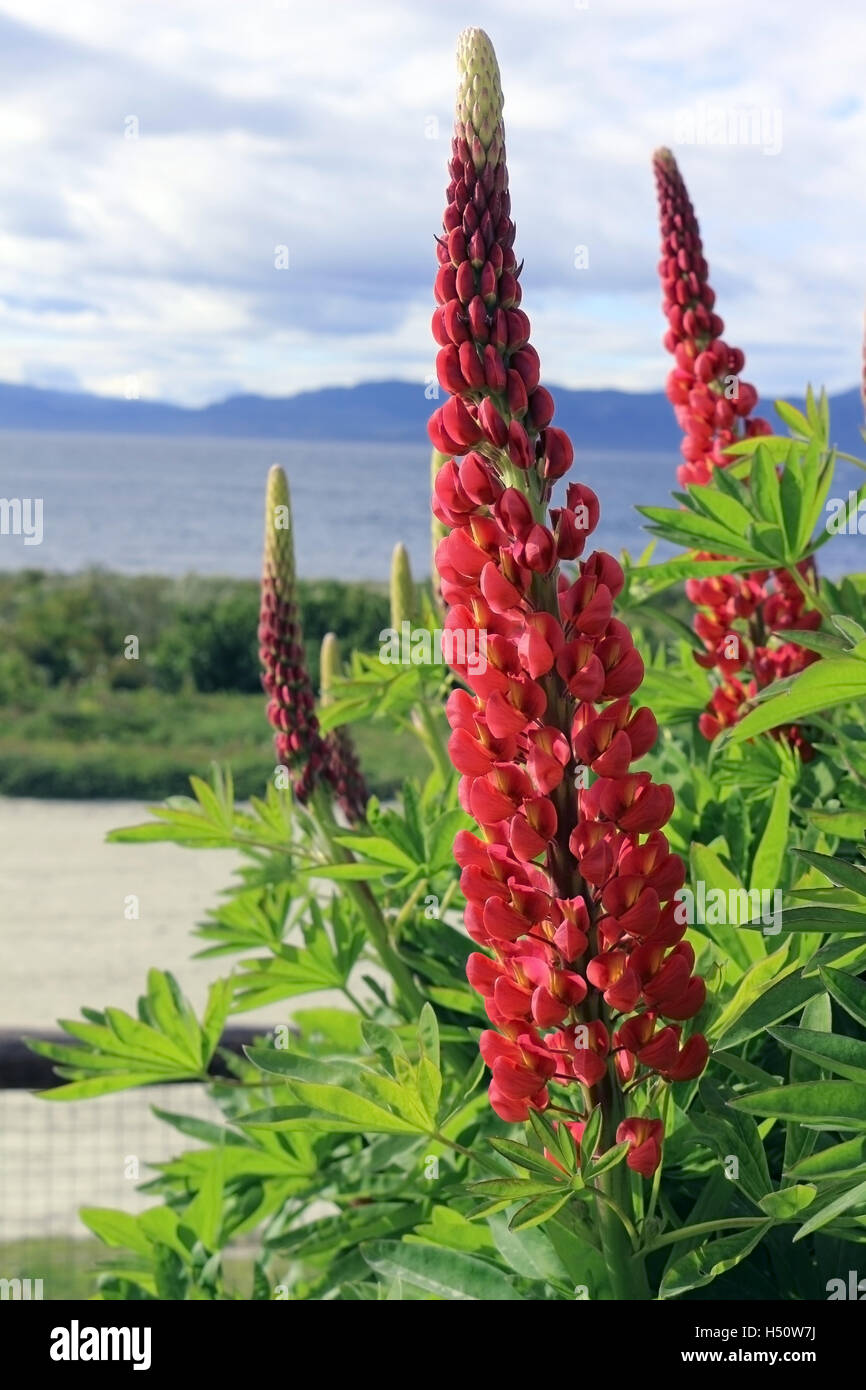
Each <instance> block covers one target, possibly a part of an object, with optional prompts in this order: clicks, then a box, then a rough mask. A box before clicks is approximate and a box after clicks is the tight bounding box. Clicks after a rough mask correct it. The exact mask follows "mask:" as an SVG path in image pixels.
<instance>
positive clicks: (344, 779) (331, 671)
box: [319, 632, 369, 825]
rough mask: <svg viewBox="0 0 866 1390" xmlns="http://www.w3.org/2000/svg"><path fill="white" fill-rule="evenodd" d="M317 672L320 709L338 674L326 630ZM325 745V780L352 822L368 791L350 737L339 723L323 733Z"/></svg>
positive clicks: (336, 647)
mask: <svg viewBox="0 0 866 1390" xmlns="http://www.w3.org/2000/svg"><path fill="white" fill-rule="evenodd" d="M319 673H320V674H319V684H320V687H321V698H322V708H323V709H324V708H325V706H326V705H329V704H330V703H331V701H332V700H333V699H334V694H333V684H334V682H335V680H336V679H337V677H338V676H339V675H340V644H339V642H338V641H337V638H336V636H335V634H334V633H333V632H326V633H325V636H324V637H323V638H322V648H321V653H320V656H319ZM325 746H326V748H327V750H328V781H329V782H330V783H331V786H332V787H333V788H334V792H335V793H336V796H337V800H338V801H339V803H340V807H341V808H342V811H343V814H344V815H345V817H346V819H347V820H348V821H349V822H350V824H352V825H355V824H357V823H358V821H360V820H363V818H364V811H365V809H366V806H367V801H368V799H369V793H368V791H367V784H366V782H365V781H364V774H363V772H362V771H361V764H360V763H359V761H358V755H357V753H356V752H355V745H354V743H353V742H352V736H351V734H350V733H349V731H348V729H347V728H346V727H345V726H344V725H340V727H339V728H337V729H332V730H331V732H330V733H329V734H327V735H326V737H325Z"/></svg>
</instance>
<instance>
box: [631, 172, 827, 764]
mask: <svg viewBox="0 0 866 1390" xmlns="http://www.w3.org/2000/svg"><path fill="white" fill-rule="evenodd" d="M653 170H654V173H655V180H656V188H657V191H658V200H659V217H660V223H661V260H660V261H659V275H660V277H661V282H662V291H663V308H664V312H665V316H666V318H667V321H668V328H667V332H666V333H665V336H664V345H665V347H666V348H667V350H668V352H670V353H672V354H673V357H674V361H675V366H674V368H673V369H672V371H671V372H670V374H669V376H668V379H667V386H666V392H667V396H668V399H669V400H670V402H671V403H672V405H673V408H674V414H675V415H676V417H677V421H678V423H679V425H680V427H681V428H682V430H683V442H682V444H681V446H680V448H681V452H682V455H683V463H682V464H681V465H680V467H679V468H678V469H677V478H678V480H679V482H680V483H683V484H688V483H692V484H699V485H703V484H706V483H708V482H709V481H710V479H711V477H712V475H713V470H714V469H715V468H724V467H726V466H727V465H728V464H729V463H730V458H729V457H728V455H727V454H726V453H725V450H726V449H727V448H728V447H729V446H730V445H731V444H733V443H734V442H735V441H736V440H737V439H741V438H748V437H750V436H754V435H763V434H771V433H772V428H771V426H770V425H769V424H768V422H767V421H766V420H763V419H760V418H758V417H756V416H753V414H752V412H753V410H754V409H755V406H756V405H757V403H758V393H757V391H756V390H755V388H754V386H751V385H749V383H748V382H745V381H742V380H741V378H740V373H741V372H742V370H743V367H744V366H745V361H746V359H745V355H744V353H743V352H742V351H741V349H740V348H732V347H729V346H728V344H727V343H726V342H725V341H724V340H723V338H722V333H723V332H724V323H723V322H722V320H721V319H720V318H719V316H718V314H717V313H716V312H715V309H714V305H715V294H714V293H713V291H712V289H711V288H710V284H709V267H708V265H707V262H706V259H705V258H704V252H703V245H702V242H701V234H700V228H699V227H698V222H697V218H696V217H695V212H694V208H693V207H692V203H691V199H690V198H689V195H688V190H687V189H686V185H685V182H684V181H683V177H682V174H681V173H680V171H679V168H678V166H677V162H676V160H675V159H674V157H673V155H672V154H671V152H670V150H668V149H660V150H656V152H655V155H654V156H653ZM801 571H802V573H803V574H804V575H806V574H808V575H809V577H810V578H811V579H812V582H813V583H815V582H817V581H816V578H815V568H814V563H813V562H808V563H806V564H804V565H803V566H801ZM686 592H687V594H688V596H689V598H690V599H691V600H692V602H693V603H694V604H696V606H697V607H698V610H699V611H698V613H697V616H696V618H695V624H694V626H695V631H696V633H697V635H698V636H699V637H700V639H701V641H702V642H703V644H704V653H703V655H700V656H698V658H697V659H698V661H699V663H700V665H702V666H704V667H705V668H706V669H708V670H709V669H713V668H715V669H716V670H718V672H719V675H720V678H721V683H720V685H719V686H718V687H717V689H716V690H715V692H714V694H713V697H712V699H711V701H710V704H709V707H708V709H707V711H706V712H705V713H704V714H703V715H702V716H701V719H700V728H701V731H702V732H703V733H704V735H705V736H706V737H707V738H714V737H715V736H716V734H717V733H718V732H719V731H720V729H722V728H725V727H726V726H727V725H729V724H733V723H736V721H737V720H738V719H739V718H740V716H741V714H742V713H743V709H744V707H745V705H746V703H747V701H748V700H749V699H750V698H752V697H753V696H755V695H756V694H757V693H758V690H759V689H761V688H762V687H764V686H766V685H769V684H770V682H771V681H773V680H779V679H782V678H783V677H785V676H790V675H793V674H794V673H795V672H796V671H799V670H802V668H803V667H804V666H806V665H808V664H809V663H810V662H811V661H813V660H814V659H815V658H814V655H813V654H812V653H811V652H807V651H806V650H805V649H804V648H803V647H799V646H797V645H796V644H795V643H794V642H785V641H784V640H782V639H781V638H780V637H778V634H780V633H784V632H785V631H786V630H789V629H792V628H800V629H804V628H816V627H818V626H819V625H820V621H821V615H820V613H819V612H818V610H817V609H814V608H813V609H810V608H809V606H808V604H807V603H806V600H805V598H804V596H803V594H802V592H801V590H800V587H799V585H798V584H797V582H796V580H795V579H794V577H793V576H792V575H791V574H790V573H789V572H787V571H786V570H774V571H771V572H770V573H757V574H753V575H750V576H748V577H747V578H741V577H739V576H734V575H724V576H721V577H716V578H713V579H705V580H700V579H695V580H690V581H689V583H688V584H687V585H686ZM737 622H740V623H745V624H746V625H747V629H748V635H747V636H746V635H741V634H740V633H739V632H737V631H735V630H734V624H735V623H737ZM774 638H776V639H777V640H776V641H775V642H774V643H773V645H771V642H772V641H773V639H774ZM743 674H745V675H746V676H747V677H748V678H750V679H748V680H747V682H746V684H744V683H743V682H742V680H741V679H738V678H737V677H739V676H742V675H743ZM785 735H786V737H787V738H788V739H789V741H790V742H791V743H792V744H793V745H794V746H795V747H797V748H799V750H800V752H801V754H802V755H803V756H804V757H806V758H808V757H811V755H812V749H811V747H810V745H809V744H808V743H807V742H806V741H805V740H804V739H803V737H802V735H801V734H800V733H799V731H798V730H797V729H796V728H795V727H791V728H789V729H786V730H785Z"/></svg>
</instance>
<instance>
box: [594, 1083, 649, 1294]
mask: <svg viewBox="0 0 866 1390" xmlns="http://www.w3.org/2000/svg"><path fill="white" fill-rule="evenodd" d="M598 1099H599V1103H600V1104H601V1106H602V1114H603V1120H602V1130H601V1140H600V1148H601V1151H602V1152H604V1151H605V1150H606V1149H609V1148H610V1147H611V1146H612V1145H613V1144H615V1143H616V1131H617V1126H618V1125H619V1123H620V1120H621V1119H622V1118H623V1116H624V1113H625V1112H624V1106H623V1098H622V1093H621V1092H620V1090H619V1087H618V1086H617V1085H616V1084H615V1083H614V1084H612V1083H611V1077H610V1075H609V1074H608V1075H607V1076H606V1077H605V1078H604V1079H603V1080H602V1081H601V1082H600V1083H599V1086H598ZM598 1185H599V1187H600V1188H601V1190H602V1192H604V1193H605V1194H606V1195H607V1196H608V1197H609V1198H610V1200H611V1202H612V1203H614V1204H615V1206H616V1207H619V1209H620V1210H621V1211H623V1212H624V1213H625V1214H626V1216H627V1217H628V1219H629V1221H630V1222H632V1224H633V1216H634V1204H633V1202H632V1195H631V1181H630V1178H629V1170H628V1168H627V1167H626V1165H625V1163H618V1164H617V1165H616V1166H615V1167H614V1168H609V1169H608V1171H607V1172H606V1173H602V1175H601V1177H600V1178H599V1180H598ZM596 1211H597V1214H598V1231H599V1235H600V1236H601V1247H602V1252H603V1254H604V1263H605V1267H606V1269H607V1275H608V1279H609V1280H610V1286H611V1291H612V1293H613V1296H614V1298H615V1299H617V1300H629V1301H637V1300H640V1301H646V1300H649V1299H651V1298H652V1293H651V1291H650V1286H649V1283H648V1281H647V1277H646V1270H645V1268H644V1262H643V1257H642V1255H640V1254H637V1255H636V1254H635V1251H634V1249H633V1247H632V1243H631V1240H630V1238H629V1234H628V1231H627V1230H626V1228H625V1226H624V1225H623V1223H622V1221H621V1220H620V1217H619V1216H618V1215H617V1212H616V1211H615V1210H614V1207H613V1206H610V1205H608V1203H607V1202H599V1203H598V1206H597V1207H596Z"/></svg>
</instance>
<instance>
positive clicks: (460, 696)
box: [430, 29, 707, 1173]
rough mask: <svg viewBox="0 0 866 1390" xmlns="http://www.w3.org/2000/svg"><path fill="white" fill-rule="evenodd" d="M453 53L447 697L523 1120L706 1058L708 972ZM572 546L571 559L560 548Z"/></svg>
mask: <svg viewBox="0 0 866 1390" xmlns="http://www.w3.org/2000/svg"><path fill="white" fill-rule="evenodd" d="M458 69H459V74H460V77H459V87H458V99H457V119H456V125H455V133H454V140H453V143H452V150H451V160H450V165H449V173H450V183H449V186H448V191H447V205H446V209H445V215H444V218H443V228H444V232H443V236H442V239H441V240H440V242H439V243H438V244H439V251H440V255H439V261H440V269H439V274H438V277H437V281H436V298H437V303H438V304H439V308H438V310H437V314H436V316H434V335H435V337H436V340H437V342H438V343H439V344H440V346H441V347H442V349H443V353H444V356H442V355H441V354H440V359H441V360H440V381H441V382H442V384H443V386H444V387H445V389H446V390H448V391H449V392H451V397H450V399H449V400H448V401H446V402H445V403H444V404H443V405H441V406H440V407H439V409H437V411H436V412H435V414H434V417H433V420H432V421H431V427H430V434H431V438H432V439H433V442H434V445H435V446H436V447H437V448H442V449H447V450H448V453H449V457H447V459H446V460H445V461H444V462H443V465H442V467H441V469H440V470H439V473H438V475H437V477H436V480H435V484H434V501H433V508H434V513H435V515H436V516H437V517H438V518H439V519H440V521H441V522H442V523H443V525H445V526H447V527H448V528H449V531H448V535H447V536H446V538H445V539H444V540H443V541H442V542H440V544H439V546H438V547H437V552H436V565H437V569H438V572H439V576H440V580H441V586H442V593H443V596H444V598H445V601H446V602H447V604H448V607H449V614H448V618H447V620H446V621H447V624H448V626H449V627H450V628H451V629H452V630H454V629H455V628H462V629H463V630H464V632H465V635H466V637H467V639H468V637H469V635H470V633H471V634H472V635H473V636H475V637H476V638H477V639H478V640H479V641H480V639H481V636H482V635H483V636H484V637H485V638H486V641H485V642H484V650H485V652H486V655H487V662H486V666H485V668H484V669H483V670H480V669H478V670H474V669H471V668H469V667H468V666H465V667H462V668H460V669H459V670H458V674H459V675H460V677H461V679H462V680H464V681H465V682H466V684H467V685H468V686H469V687H470V691H471V693H467V692H466V691H457V692H455V693H454V695H452V696H451V698H450V699H449V701H448V705H447V715H448V720H449V723H450V725H451V729H452V737H451V742H450V745H449V747H450V753H451V757H452V760H453V762H454V765H455V766H456V768H457V770H458V771H459V772H460V773H461V781H460V788H459V791H460V801H461V804H462V805H463V807H464V808H465V809H466V810H467V811H468V812H469V813H470V814H471V815H472V816H473V817H474V818H475V820H476V821H477V822H478V826H479V830H480V835H479V836H475V835H471V834H469V833H467V832H463V833H461V834H460V835H458V836H457V839H456V841H455V846H454V852H455V857H456V859H457V861H458V863H459V864H460V866H461V869H462V874H461V887H462V889H463V893H464V895H465V897H466V901H467V906H466V912H465V922H466V927H467V931H468V933H469V935H470V937H471V938H472V939H473V941H475V942H476V944H477V945H479V946H481V947H484V948H486V953H482V952H476V953H474V954H473V955H472V956H471V957H470V960H469V966H468V970H467V974H468V978H469V980H470V983H471V984H472V986H473V988H475V989H476V990H478V992H479V993H480V994H481V995H482V997H483V998H484V1000H485V1008H486V1010H487V1013H488V1016H489V1018H490V1021H491V1023H492V1024H493V1029H492V1030H491V1031H489V1032H487V1033H485V1034H484V1035H483V1037H482V1041H481V1050H482V1054H483V1056H484V1058H485V1060H486V1061H487V1063H488V1065H489V1066H490V1068H491V1071H492V1075H493V1080H492V1084H491V1087H490V1100H491V1104H492V1105H493V1107H494V1109H495V1110H496V1111H497V1113H498V1114H499V1115H500V1116H501V1117H502V1118H503V1119H504V1120H509V1121H511V1120H525V1119H526V1118H527V1116H528V1114H529V1112H530V1110H531V1109H533V1108H534V1109H545V1108H546V1107H547V1106H548V1105H550V1104H557V1103H558V1102H557V1100H556V1099H555V1097H557V1094H559V1096H560V1098H561V1099H562V1100H563V1101H564V1102H565V1108H566V1109H571V1110H572V1112H573V1111H574V1107H575V1098H574V1095H573V1092H572V1094H571V1095H569V1094H566V1095H565V1096H563V1095H562V1093H561V1088H562V1087H563V1086H565V1087H568V1088H573V1087H575V1086H578V1087H580V1088H582V1090H583V1100H582V1101H581V1105H585V1104H588V1105H589V1106H590V1107H594V1106H595V1105H597V1104H599V1103H601V1092H600V1091H599V1090H598V1089H597V1088H598V1087H599V1086H600V1083H601V1082H602V1081H603V1080H604V1079H605V1078H608V1080H609V1083H610V1084H612V1085H617V1084H619V1080H620V1079H628V1074H630V1073H628V1072H627V1068H626V1070H624V1069H623V1062H622V1061H621V1060H620V1059H625V1061H626V1063H627V1059H628V1057H633V1056H635V1055H636V1054H637V1053H640V1054H641V1058H640V1064H641V1066H642V1067H648V1068H652V1069H653V1070H655V1071H656V1072H657V1073H658V1074H659V1075H661V1076H665V1075H670V1076H671V1077H674V1076H676V1077H677V1078H679V1077H680V1075H681V1074H682V1075H683V1076H684V1075H685V1074H687V1073H688V1074H691V1075H696V1074H697V1072H698V1071H699V1070H700V1069H701V1068H702V1066H703V1064H704V1062H705V1061H706V1055H707V1049H706V1043H705V1041H704V1040H703V1038H701V1035H700V1034H695V1035H693V1038H692V1039H689V1041H688V1042H687V1043H686V1044H685V1046H683V1047H682V1048H681V1047H680V1041H679V1040H680V1034H681V1027H680V1023H681V1022H682V1020H684V1019H687V1018H690V1017H693V1016H694V1014H696V1013H697V1012H698V1010H699V1008H700V1007H701V1004H702V1002H703V997H704V988H703V982H702V981H700V980H699V979H698V978H697V977H695V976H693V975H692V965H693V961H694V957H693V956H690V955H689V954H688V952H687V951H685V950H684V949H683V945H682V940H681V938H682V935H683V931H684V928H683V927H680V926H679V925H678V924H676V923H675V922H674V918H673V912H672V908H673V902H672V899H673V894H674V893H675V892H676V890H677V889H678V888H679V887H680V886H681V884H682V882H683V879H684V870H683V867H682V864H681V862H680V861H679V859H678V858H677V857H676V856H675V855H672V854H670V852H669V849H668V845H667V841H666V839H665V837H664V835H663V834H662V833H661V827H662V826H663V825H664V824H665V822H666V821H667V820H668V818H669V816H670V814H671V811H672V809H673V794H672V792H671V790H670V788H669V787H663V786H657V785H656V784H654V783H653V782H652V779H651V777H650V775H649V773H646V772H635V771H633V770H632V769H633V764H634V763H635V762H636V761H637V759H638V758H640V757H642V756H643V755H644V754H645V753H646V752H648V750H649V748H650V747H651V746H652V743H653V742H654V740H655V737H656V733H657V726H656V723H655V720H654V719H653V716H652V714H651V713H650V711H648V710H646V709H634V708H633V706H632V703H631V696H632V695H633V694H634V692H635V691H636V689H637V687H638V686H639V684H640V682H641V679H642V676H643V663H642V661H641V658H640V656H639V654H638V652H637V651H636V650H635V648H634V644H633V642H632V639H631V635H630V633H629V631H628V629H627V628H626V627H625V625H624V624H623V623H621V622H620V621H619V620H618V619H616V618H615V617H614V616H613V603H614V601H615V599H616V596H617V595H618V594H619V592H620V590H621V588H622V585H623V574H622V570H621V569H620V567H619V565H618V564H617V562H616V561H615V560H614V559H613V558H612V557H611V556H607V555H604V554H601V553H595V554H591V555H589V556H588V557H587V558H586V559H580V558H579V557H581V556H582V555H583V552H584V550H585V547H586V542H587V540H588V538H589V536H590V534H591V533H592V531H593V530H594V529H595V527H596V525H597V523H598V517H599V508H598V499H597V498H596V496H595V494H594V493H593V492H592V491H591V489H589V488H587V487H586V486H585V485H583V484H580V483H571V484H570V485H569V486H568V488H567V490H566V505H565V507H560V508H556V509H554V510H553V511H552V512H551V511H548V509H547V503H548V502H549V500H550V491H551V487H552V484H553V481H554V480H555V479H557V478H559V477H561V476H563V475H564V474H566V473H567V472H568V471H569V469H570V468H571V465H572V462H573V459H574V450H573V447H572V444H571V441H570V439H569V438H568V436H567V435H566V434H565V433H564V432H563V431H562V430H559V429H558V428H556V427H554V426H552V425H551V424H550V421H551V418H552V416H553V399H552V397H551V396H550V393H549V392H548V391H546V390H545V389H544V387H542V386H541V384H540V363H539V360H538V354H537V352H536V351H535V348H534V347H533V346H532V345H531V343H530V341H529V339H530V331H531V330H530V323H529V319H528V318H527V316H526V314H525V313H524V312H523V310H522V309H521V308H518V305H519V304H520V298H521V292H520V284H519V276H520V268H519V267H518V265H517V262H516V258H515V254H514V237H515V230H514V224H513V222H512V220H511V204H510V198H509V193H508V173H507V168H506V163H505V137H504V128H503V123H502V93H501V87H500V81H499V70H498V67H497V64H496V58H495V55H494V53H493V48H492V46H491V44H490V40H489V39H488V38H487V36H486V34H484V33H483V32H482V31H481V30H478V29H470V30H467V31H466V32H465V33H464V34H463V35H462V36H461V39H460V44H459V48H458ZM443 248H444V251H443ZM454 456H456V457H454ZM461 456H462V462H458V459H459V458H460V457H461ZM575 559H579V565H578V574H577V578H576V579H573V580H569V579H567V578H566V576H565V575H564V574H563V573H562V571H561V568H560V564H561V561H563V560H569V561H571V560H575ZM466 645H467V648H468V640H467V643H466ZM455 669H457V668H455ZM646 837H648V838H646ZM672 922H673V924H674V925H673V926H672V925H671V923H672ZM651 1001H652V1002H651ZM668 1009H670V1010H672V1011H673V1013H672V1014H671V1015H668V1014H667V1013H666V1010H668ZM671 1017H673V1018H675V1019H676V1022H675V1023H672V1022H670V1021H669V1020H670V1018H671ZM656 1020H658V1023H657V1022H656ZM629 1027H631V1028H632V1032H633V1031H634V1028H638V1029H639V1034H636V1035H635V1036H634V1037H632V1035H631V1033H628V1032H627V1031H626V1030H628V1029H629ZM656 1028H657V1029H658V1037H657V1038H654V1030H655V1029H656ZM615 1030H619V1031H620V1032H622V1033H625V1036H624V1038H623V1040H622V1042H621V1043H618V1044H617V1045H616V1050H614V1049H613V1048H612V1035H613V1034H614V1031H615ZM569 1102H570V1104H569ZM620 1113H621V1111H620ZM633 1123H634V1124H635V1125H644V1126H645V1125H646V1124H649V1125H650V1126H651V1128H650V1129H649V1130H646V1132H644V1129H641V1130H640V1133H638V1131H637V1130H635V1131H634V1152H633V1153H632V1154H631V1155H630V1161H631V1166H632V1167H634V1168H635V1169H636V1171H639V1172H646V1173H649V1172H651V1171H652V1170H653V1169H654V1168H655V1166H657V1164H658V1161H659V1158H660V1154H661V1123H660V1122H659V1121H645V1120H640V1121H637V1120H635V1121H634V1122H633ZM629 1137H630V1138H631V1137H632V1132H631V1131H629ZM605 1138H606V1142H607V1143H608V1144H610V1143H613V1142H614V1134H613V1133H612V1132H610V1130H608V1131H607V1132H606V1136H605ZM651 1160H652V1162H651Z"/></svg>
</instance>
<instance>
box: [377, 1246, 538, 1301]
mask: <svg viewBox="0 0 866 1390" xmlns="http://www.w3.org/2000/svg"><path fill="white" fill-rule="evenodd" d="M361 1254H362V1255H363V1257H364V1259H365V1260H366V1262H367V1264H368V1265H369V1266H370V1268H371V1269H372V1270H374V1271H375V1272H376V1274H378V1275H380V1276H381V1277H382V1278H383V1279H402V1280H404V1281H405V1282H406V1283H408V1284H413V1285H414V1286H415V1288H418V1289H423V1290H424V1291H425V1292H426V1293H429V1294H432V1295H433V1296H434V1298H437V1299H445V1300H446V1301H448V1302H455V1301H456V1302H465V1301H467V1300H476V1301H480V1302H485V1303H486V1302H499V1303H502V1302H520V1301H521V1296H520V1294H519V1293H518V1292H517V1290H516V1288H515V1286H514V1284H513V1283H512V1281H511V1280H510V1279H509V1278H508V1277H507V1275H505V1274H503V1273H502V1271H501V1270H499V1269H497V1268H496V1267H495V1266H494V1265H491V1264H488V1263H486V1261H484V1260H480V1259H478V1258H477V1257H476V1256H474V1255H466V1254H463V1253H462V1251H457V1250H442V1249H439V1248H437V1247H436V1246H433V1245H407V1244H405V1243H403V1242H401V1241H392V1240H373V1241H370V1242H368V1243H367V1244H365V1245H362V1246H361Z"/></svg>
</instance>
